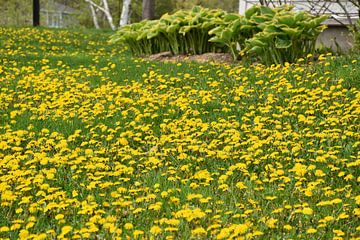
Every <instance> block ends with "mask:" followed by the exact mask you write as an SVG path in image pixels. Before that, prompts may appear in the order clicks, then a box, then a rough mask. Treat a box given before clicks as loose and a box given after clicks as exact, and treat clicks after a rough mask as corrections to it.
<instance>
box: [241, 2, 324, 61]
mask: <svg viewBox="0 0 360 240" xmlns="http://www.w3.org/2000/svg"><path fill="white" fill-rule="evenodd" d="M292 8H293V7H292V6H282V7H279V8H277V9H275V10H274V12H275V14H274V16H273V18H272V19H271V20H269V21H264V22H263V23H259V24H258V27H259V28H260V29H261V31H260V32H258V33H256V34H255V35H254V36H253V37H252V38H250V39H248V40H246V43H245V45H246V49H245V50H246V53H247V54H249V55H252V54H253V55H255V56H257V57H258V59H259V60H260V61H261V62H263V63H265V64H273V63H275V64H282V63H284V62H294V61H295V60H296V59H298V58H300V57H304V56H306V55H308V54H313V53H314V51H315V43H316V39H317V37H318V35H319V34H320V33H321V32H322V31H323V30H324V29H325V26H322V25H320V24H321V23H322V22H323V21H324V20H325V19H327V16H314V15H311V14H309V13H307V12H305V11H299V12H293V11H291V9H292Z"/></svg>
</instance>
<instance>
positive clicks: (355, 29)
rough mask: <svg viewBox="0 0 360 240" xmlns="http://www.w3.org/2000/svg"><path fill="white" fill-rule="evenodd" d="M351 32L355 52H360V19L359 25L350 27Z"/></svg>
mask: <svg viewBox="0 0 360 240" xmlns="http://www.w3.org/2000/svg"><path fill="white" fill-rule="evenodd" d="M350 32H351V34H352V37H353V41H354V43H353V50H354V51H356V52H360V19H359V20H358V21H357V23H356V24H355V25H353V26H351V27H350Z"/></svg>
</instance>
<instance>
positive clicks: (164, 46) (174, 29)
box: [112, 6, 226, 55]
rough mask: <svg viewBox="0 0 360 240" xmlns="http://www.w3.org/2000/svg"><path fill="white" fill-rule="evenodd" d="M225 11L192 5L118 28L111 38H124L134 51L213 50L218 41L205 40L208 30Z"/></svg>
mask: <svg viewBox="0 0 360 240" xmlns="http://www.w3.org/2000/svg"><path fill="white" fill-rule="evenodd" d="M225 14H226V12H225V11H222V10H210V9H207V8H202V7H198V6H197V7H194V8H193V9H192V10H190V11H185V10H180V11H178V12H176V13H174V14H172V15H170V14H165V15H163V16H162V17H161V18H160V19H159V20H153V21H143V22H140V23H135V24H132V25H129V26H125V27H123V28H121V29H119V30H118V32H117V33H116V34H115V35H114V36H113V37H112V41H113V42H124V43H125V44H127V45H128V46H129V48H130V50H131V51H132V53H133V54H134V55H148V54H154V53H158V52H163V51H171V52H172V53H173V54H202V53H206V52H213V51H216V50H217V49H218V48H221V46H220V45H219V44H216V43H213V42H209V39H210V38H211V36H210V35H209V31H210V30H211V29H213V28H214V27H215V26H216V24H217V23H218V22H219V21H221V18H222V17H223V16H224V15H225Z"/></svg>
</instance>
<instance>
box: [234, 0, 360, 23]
mask: <svg viewBox="0 0 360 240" xmlns="http://www.w3.org/2000/svg"><path fill="white" fill-rule="evenodd" d="M264 2H266V3H267V4H268V5H269V6H276V5H280V4H291V5H294V6H295V10H305V11H309V12H311V13H313V14H316V15H322V14H328V15H330V16H331V17H330V18H329V19H328V20H327V21H325V22H324V24H327V25H348V24H353V23H355V21H356V20H357V19H358V17H359V10H358V8H357V7H356V6H355V5H354V4H353V3H351V2H350V1H347V0H339V1H337V0H331V1H330V0H327V1H323V0H285V1H284V0H283V1H281V0H273V1H271V0H270V1H266V0H264ZM259 3H260V1H259V0H239V13H240V14H244V13H245V11H246V10H247V9H249V8H250V7H251V6H252V5H256V4H259Z"/></svg>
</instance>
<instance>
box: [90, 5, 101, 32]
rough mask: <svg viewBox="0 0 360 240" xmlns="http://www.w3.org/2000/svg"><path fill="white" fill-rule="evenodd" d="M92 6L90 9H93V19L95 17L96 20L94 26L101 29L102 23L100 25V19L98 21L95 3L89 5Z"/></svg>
mask: <svg viewBox="0 0 360 240" xmlns="http://www.w3.org/2000/svg"><path fill="white" fill-rule="evenodd" d="M89 6H90V10H91V15H92V19H93V22H94V26H95V28H96V29H100V25H99V21H98V18H97V15H96V11H95V8H94V6H93V5H91V4H90V5H89Z"/></svg>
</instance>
